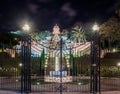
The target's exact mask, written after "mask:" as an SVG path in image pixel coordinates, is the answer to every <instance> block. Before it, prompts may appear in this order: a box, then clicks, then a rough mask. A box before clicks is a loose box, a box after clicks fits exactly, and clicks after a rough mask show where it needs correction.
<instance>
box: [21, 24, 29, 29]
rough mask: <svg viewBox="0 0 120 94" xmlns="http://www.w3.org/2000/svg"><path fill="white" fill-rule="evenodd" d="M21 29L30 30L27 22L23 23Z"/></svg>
mask: <svg viewBox="0 0 120 94" xmlns="http://www.w3.org/2000/svg"><path fill="white" fill-rule="evenodd" d="M22 29H23V30H24V31H29V30H30V26H29V25H28V24H25V25H24V26H23V28H22Z"/></svg>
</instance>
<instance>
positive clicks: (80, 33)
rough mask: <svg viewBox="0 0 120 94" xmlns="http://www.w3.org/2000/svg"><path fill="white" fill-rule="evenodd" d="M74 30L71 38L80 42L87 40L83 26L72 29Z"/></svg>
mask: <svg viewBox="0 0 120 94" xmlns="http://www.w3.org/2000/svg"><path fill="white" fill-rule="evenodd" d="M72 32H73V35H72V36H71V39H72V40H73V41H78V42H79V43H80V42H85V41H86V39H85V34H84V30H83V28H82V27H78V26H76V27H74V28H73V29H72Z"/></svg>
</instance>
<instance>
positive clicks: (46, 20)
mask: <svg viewBox="0 0 120 94" xmlns="http://www.w3.org/2000/svg"><path fill="white" fill-rule="evenodd" d="M118 6H120V0H0V30H2V31H7V30H8V31H9V30H17V29H20V28H21V27H22V25H23V24H24V23H25V22H28V23H30V24H31V25H32V26H33V27H32V28H34V29H52V27H53V26H54V24H56V23H57V24H58V25H59V26H60V27H61V28H70V27H72V26H73V25H75V24H79V23H87V22H91V21H92V22H94V21H98V22H100V23H101V22H103V21H105V20H106V19H108V18H109V17H111V16H112V15H114V10H115V9H116V8H117V7H118Z"/></svg>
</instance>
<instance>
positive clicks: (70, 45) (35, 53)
mask: <svg viewBox="0 0 120 94" xmlns="http://www.w3.org/2000/svg"><path fill="white" fill-rule="evenodd" d="M79 30H82V29H81V28H80V29H79ZM40 33H41V34H40ZM40 33H39V34H37V33H32V34H30V35H26V34H23V35H22V40H21V44H20V45H19V46H16V47H15V49H14V50H17V49H18V48H19V49H20V53H18V54H19V56H20V59H21V66H20V67H19V68H20V72H21V74H19V75H18V76H17V78H19V90H20V91H21V93H23V92H25V93H29V92H56V93H60V94H62V92H83V93H86V94H88V93H93V94H95V93H96V92H100V62H99V57H100V56H99V54H100V52H99V50H100V47H99V45H98V44H99V42H98V41H92V42H87V41H86V40H85V38H84V37H81V40H80V41H78V42H76V40H72V38H73V37H75V36H72V34H73V33H74V32H70V33H69V32H68V33H66V32H64V33H63V32H60V30H59V27H58V26H57V25H55V26H54V28H53V32H52V34H46V33H48V32H45V33H44V34H43V33H42V32H40ZM82 33H84V32H83V31H82ZM82 33H81V34H82ZM47 35H49V36H47ZM68 35H70V36H68ZM17 52H18V51H17ZM2 79H3V78H2ZM1 87H2V85H1ZM6 89H7V88H6Z"/></svg>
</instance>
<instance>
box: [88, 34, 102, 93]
mask: <svg viewBox="0 0 120 94" xmlns="http://www.w3.org/2000/svg"><path fill="white" fill-rule="evenodd" d="M90 79H91V80H90V93H93V94H96V93H97V92H99V94H100V93H101V92H100V84H101V83H100V36H99V34H98V33H97V32H95V33H94V35H93V37H92V41H91V73H90Z"/></svg>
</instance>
